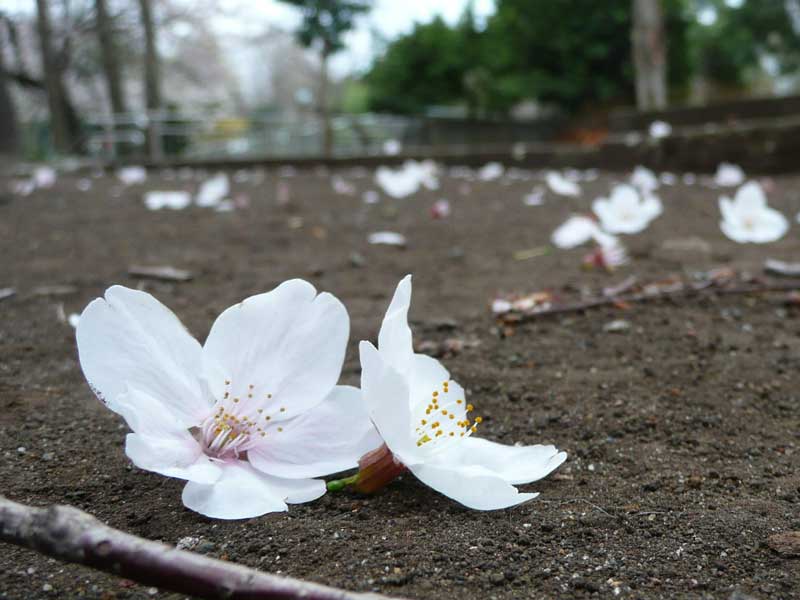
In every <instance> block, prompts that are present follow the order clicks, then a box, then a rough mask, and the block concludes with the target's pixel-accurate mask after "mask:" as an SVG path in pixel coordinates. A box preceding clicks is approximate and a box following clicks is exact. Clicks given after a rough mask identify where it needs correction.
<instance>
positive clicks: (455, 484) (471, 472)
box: [409, 464, 538, 510]
mask: <svg viewBox="0 0 800 600" xmlns="http://www.w3.org/2000/svg"><path fill="white" fill-rule="evenodd" d="M409 468H410V469H411V472H412V473H414V475H416V477H417V478H418V479H419V480H420V481H422V483H424V484H425V485H427V486H430V487H432V488H433V489H435V490H436V491H437V492H440V493H442V494H444V495H445V496H447V497H449V498H452V499H453V500H455V501H456V502H460V503H461V504H463V505H464V506H466V507H467V508H473V509H475V510H496V509H499V508H508V507H509V506H516V505H517V504H521V503H522V502H525V501H527V500H531V499H533V498H535V497H536V496H538V494H521V493H520V492H519V491H518V490H517V488H515V487H514V486H513V485H511V484H510V483H508V482H506V481H505V480H504V479H502V478H501V477H499V476H497V475H495V474H493V473H492V472H491V471H489V470H487V469H483V468H481V467H465V468H461V469H452V468H447V467H443V466H437V465H427V464H421V465H413V466H411V467H409Z"/></svg>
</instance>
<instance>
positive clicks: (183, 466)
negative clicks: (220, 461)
mask: <svg viewBox="0 0 800 600" xmlns="http://www.w3.org/2000/svg"><path fill="white" fill-rule="evenodd" d="M125 454H127V455H128V458H130V459H131V461H133V464H135V465H136V466H137V467H139V468H140V469H144V470H145V471H153V472H154V473H160V474H161V475H166V476H167V477H176V478H178V479H187V480H189V481H194V482H197V483H205V484H209V483H214V482H215V481H217V480H218V479H219V478H220V475H221V474H222V470H221V469H220V468H219V466H217V465H216V464H214V463H213V462H212V461H211V460H209V458H208V457H207V456H206V455H205V454H203V452H202V450H201V449H200V445H199V444H198V443H197V442H196V441H195V440H194V439H193V438H192V437H191V436H190V435H189V432H188V431H187V432H186V435H185V436H184V437H182V438H179V437H155V436H151V435H145V434H138V433H129V434H128V435H127V437H126V438H125Z"/></svg>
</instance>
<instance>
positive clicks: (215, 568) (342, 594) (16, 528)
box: [0, 496, 387, 600]
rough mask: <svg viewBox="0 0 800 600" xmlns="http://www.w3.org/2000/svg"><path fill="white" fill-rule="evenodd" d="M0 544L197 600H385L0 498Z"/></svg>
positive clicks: (71, 511)
mask: <svg viewBox="0 0 800 600" xmlns="http://www.w3.org/2000/svg"><path fill="white" fill-rule="evenodd" d="M0 541H4V542H8V543H11V544H16V545H18V546H23V547H25V548H30V549H32V550H36V551H37V552H40V553H42V554H45V555H47V556H52V557H54V558H57V559H59V560H62V561H65V562H70V563H77V564H81V565H86V566H88V567H92V568H93V569H98V570H100V571H105V572H106V573H110V574H112V575H116V576H118V577H125V578H127V579H131V580H133V581H136V582H138V583H141V584H143V585H150V586H155V587H159V588H162V589H165V590H171V591H173V592H178V593H181V594H188V595H191V596H194V597H199V598H212V599H216V598H226V599H229V600H239V599H245V600H295V599H299V598H303V599H305V600H387V597H386V596H381V595H378V594H371V593H355V592H348V591H345V590H338V589H335V588H330V587H327V586H323V585H319V584H316V583H310V582H306V581H301V580H298V579H291V578H288V577H278V576H276V575H269V574H266V573H261V572H259V571H256V570H254V569H249V568H247V567H244V566H241V565H236V564H232V563H228V562H224V561H221V560H216V559H213V558H208V557H205V556H201V555H199V554H195V553H194V552H187V551H185V550H178V549H176V548H173V547H172V546H168V545H166V544H162V543H159V542H153V541H150V540H145V539H143V538H140V537H137V536H134V535H131V534H128V533H124V532H122V531H119V530H117V529H113V528H111V527H109V526H107V525H104V524H103V523H101V522H100V521H98V520H97V519H95V518H94V517H92V516H91V515H89V514H87V513H85V512H83V511H81V510H78V509H77V508H74V507H71V506H59V505H54V506H50V507H49V508H35V507H32V506H26V505H24V504H18V503H16V502H12V501H11V500H8V499H6V498H5V497H3V496H0Z"/></svg>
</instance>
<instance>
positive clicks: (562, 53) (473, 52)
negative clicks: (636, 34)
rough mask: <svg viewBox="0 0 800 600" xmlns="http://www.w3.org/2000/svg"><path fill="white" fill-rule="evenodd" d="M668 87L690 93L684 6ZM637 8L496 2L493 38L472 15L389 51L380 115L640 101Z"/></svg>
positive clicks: (673, 38)
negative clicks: (435, 108) (530, 103)
mask: <svg viewBox="0 0 800 600" xmlns="http://www.w3.org/2000/svg"><path fill="white" fill-rule="evenodd" d="M664 5H665V27H666V31H667V37H668V48H669V59H668V60H669V65H670V69H669V76H670V83H671V84H672V85H673V86H675V87H676V88H680V87H682V86H684V85H685V84H686V82H687V81H688V78H689V75H690V62H689V56H688V53H687V51H686V33H687V25H688V23H687V17H686V15H685V11H684V0H665V2H664ZM630 27H631V0H605V1H604V2H597V1H596V0H497V10H496V12H495V14H494V15H493V16H492V17H491V18H490V19H489V21H488V23H487V26H486V29H485V30H484V31H478V30H477V28H476V27H475V23H474V19H473V18H472V15H471V12H470V11H468V12H467V13H465V16H464V18H462V20H461V22H460V23H459V24H458V25H457V26H455V27H449V26H447V25H446V24H445V23H444V22H443V21H441V20H440V19H436V20H434V21H432V22H431V23H428V24H425V25H417V26H416V27H415V28H414V30H413V31H412V32H411V33H409V34H408V35H406V36H403V37H401V38H399V39H397V40H396V41H394V42H393V43H392V44H390V45H389V47H388V48H387V51H386V53H385V54H384V56H382V57H381V58H380V59H378V60H377V61H376V62H375V64H374V66H373V68H372V70H371V71H370V72H369V73H368V75H367V77H366V81H367V82H368V84H369V86H370V106H371V108H372V109H374V110H384V111H396V112H403V113H417V112H422V111H423V110H424V109H425V108H426V107H428V106H431V105H437V104H465V105H466V106H467V107H469V109H470V112H471V113H472V114H473V115H476V114H479V115H492V114H502V113H506V112H507V111H508V110H509V109H510V108H511V107H512V106H514V105H515V104H517V103H518V102H520V101H522V100H526V99H536V100H540V101H544V102H553V103H556V104H558V105H560V106H561V107H563V108H566V109H567V110H577V109H580V108H583V107H587V106H590V105H596V104H604V103H608V102H617V101H625V102H630V101H632V99H633V89H634V87H633V66H632V59H631V41H630Z"/></svg>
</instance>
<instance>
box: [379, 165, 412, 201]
mask: <svg viewBox="0 0 800 600" xmlns="http://www.w3.org/2000/svg"><path fill="white" fill-rule="evenodd" d="M375 183H377V184H378V186H380V188H381V189H382V190H383V191H384V193H386V194H387V195H389V196H391V197H392V198H405V197H406V196H410V195H411V194H414V193H416V192H417V190H419V186H420V181H419V178H418V177H417V175H416V174H415V173H411V172H408V171H407V170H405V169H397V170H394V169H390V168H389V167H378V168H377V169H376V171H375Z"/></svg>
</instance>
